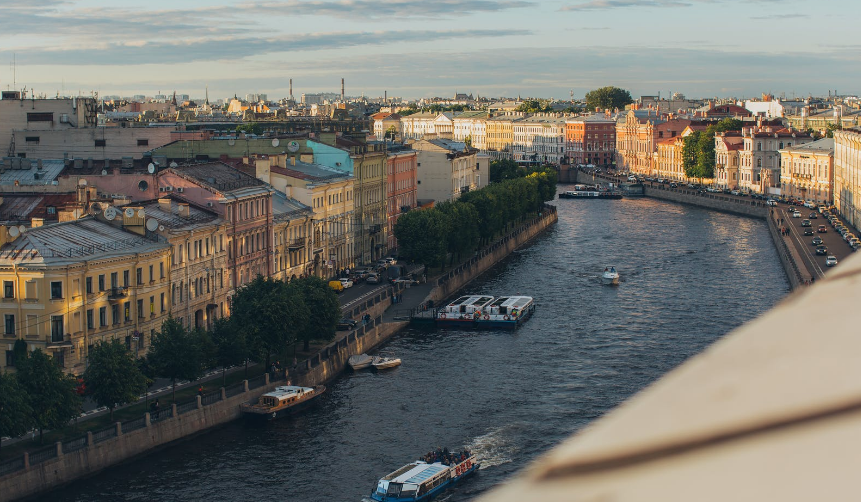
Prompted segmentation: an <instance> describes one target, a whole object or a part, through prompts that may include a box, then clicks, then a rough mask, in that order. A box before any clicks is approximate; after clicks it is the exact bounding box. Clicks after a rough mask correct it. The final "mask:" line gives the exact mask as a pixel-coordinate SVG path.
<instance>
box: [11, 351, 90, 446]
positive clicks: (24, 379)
mask: <svg viewBox="0 0 861 502" xmlns="http://www.w3.org/2000/svg"><path fill="white" fill-rule="evenodd" d="M16 366H17V367H18V372H17V374H16V376H17V378H18V384H19V386H20V387H21V390H23V391H24V394H25V395H27V396H28V398H29V400H30V410H31V413H30V425H31V426H33V427H36V428H37V429H39V442H42V437H43V433H44V431H45V429H62V428H63V427H65V426H66V424H68V423H69V421H71V420H72V419H73V418H76V417H77V416H78V415H80V413H81V398H80V397H79V396H78V394H77V393H76V392H75V379H74V378H73V377H72V376H71V375H67V374H65V373H63V370H61V369H60V367H59V366H58V365H57V363H56V362H55V361H54V360H53V358H52V357H50V356H48V355H47V354H45V353H44V352H42V350H41V349H36V350H34V351H33V352H30V353H29V355H28V356H27V358H26V363H25V364H23V365H20V364H18V362H16Z"/></svg>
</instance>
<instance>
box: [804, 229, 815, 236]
mask: <svg viewBox="0 0 861 502" xmlns="http://www.w3.org/2000/svg"><path fill="white" fill-rule="evenodd" d="M804 235H813V229H812V228H810V227H808V228H805V229H804Z"/></svg>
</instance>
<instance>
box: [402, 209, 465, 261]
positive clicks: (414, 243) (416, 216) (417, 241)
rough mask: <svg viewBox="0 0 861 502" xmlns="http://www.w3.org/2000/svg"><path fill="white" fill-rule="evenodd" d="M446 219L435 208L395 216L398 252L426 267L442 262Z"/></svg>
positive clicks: (443, 258) (446, 227) (445, 248)
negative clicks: (396, 220) (396, 217)
mask: <svg viewBox="0 0 861 502" xmlns="http://www.w3.org/2000/svg"><path fill="white" fill-rule="evenodd" d="M450 230H451V229H450V225H449V221H448V218H447V217H446V216H445V215H444V214H442V213H441V212H439V211H438V210H435V209H433V208H432V209H423V210H419V211H409V212H408V213H405V214H403V215H401V217H400V218H398V222H397V224H396V225H395V237H397V239H398V254H400V255H401V256H402V257H404V258H406V259H408V260H412V261H415V262H418V263H423V264H425V265H427V266H431V267H436V266H440V265H443V264H444V263H445V258H446V250H447V248H448V233H449V232H450Z"/></svg>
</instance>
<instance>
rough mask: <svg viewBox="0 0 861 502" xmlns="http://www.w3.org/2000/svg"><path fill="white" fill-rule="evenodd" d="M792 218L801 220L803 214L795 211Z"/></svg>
mask: <svg viewBox="0 0 861 502" xmlns="http://www.w3.org/2000/svg"><path fill="white" fill-rule="evenodd" d="M792 217H793V218H801V213H800V212H798V211H793V212H792Z"/></svg>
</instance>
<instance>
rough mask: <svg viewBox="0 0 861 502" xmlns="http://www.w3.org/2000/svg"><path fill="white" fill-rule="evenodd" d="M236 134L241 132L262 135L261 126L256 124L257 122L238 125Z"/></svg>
mask: <svg viewBox="0 0 861 502" xmlns="http://www.w3.org/2000/svg"><path fill="white" fill-rule="evenodd" d="M236 132H242V133H245V134H257V135H260V134H263V125H261V124H258V123H257V122H248V123H245V124H239V125H238V126H236Z"/></svg>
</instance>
